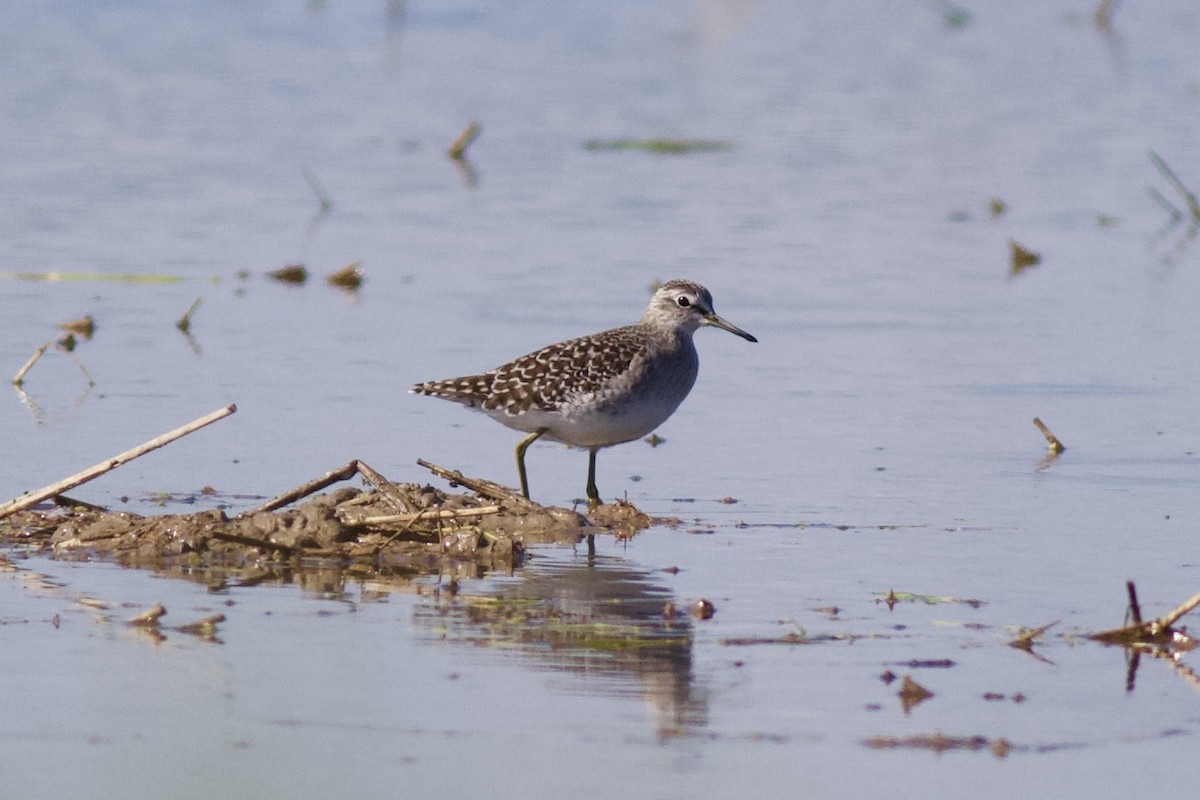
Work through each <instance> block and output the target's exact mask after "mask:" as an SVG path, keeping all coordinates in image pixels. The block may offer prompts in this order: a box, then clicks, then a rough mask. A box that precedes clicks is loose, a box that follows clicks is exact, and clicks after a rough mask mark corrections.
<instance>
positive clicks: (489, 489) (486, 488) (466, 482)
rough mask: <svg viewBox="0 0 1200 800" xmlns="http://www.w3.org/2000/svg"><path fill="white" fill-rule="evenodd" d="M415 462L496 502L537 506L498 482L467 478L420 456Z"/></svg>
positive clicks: (453, 483) (530, 506) (444, 478)
mask: <svg viewBox="0 0 1200 800" xmlns="http://www.w3.org/2000/svg"><path fill="white" fill-rule="evenodd" d="M417 464H418V465H419V466H422V467H424V468H425V469H427V470H429V471H430V472H432V473H433V474H434V475H437V476H438V477H439V478H442V479H443V480H446V481H449V482H450V484H451V485H456V486H465V487H467V488H468V489H470V490H471V491H473V492H475V493H476V494H478V495H479V496H480V497H486V498H488V499H489V500H493V501H495V502H498V503H510V504H513V505H516V506H518V507H520V508H535V507H536V506H537V503H534V502H533V501H532V500H528V499H526V498H525V497H522V496H521V495H520V494H518V493H517V492H514V491H513V490H512V489H509V488H507V487H504V486H501V485H500V484H498V483H492V482H491V481H485V480H482V479H480V478H468V477H467V476H466V475H463V474H462V473H461V472H459V471H458V470H451V469H446V468H445V467H439V466H438V465H437V464H431V463H429V462H428V461H426V460H424V459H422V458H418V459H417Z"/></svg>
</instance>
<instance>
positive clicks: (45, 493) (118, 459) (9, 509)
mask: <svg viewBox="0 0 1200 800" xmlns="http://www.w3.org/2000/svg"><path fill="white" fill-rule="evenodd" d="M235 411H237V406H236V405H233V404H232V403H231V404H230V405H227V406H225V407H224V408H220V409H217V410H216V411H214V412H212V413H211V414H206V415H204V416H203V417H200V418H199V419H197V420H195V421H193V422H189V423H188V424H187V425H183V426H181V427H179V428H176V429H175V430H173V431H169V432H167V433H164V434H163V435H162V436H158V437H156V438H154V439H151V440H150V441H148V442H146V443H144V444H140V445H138V446H137V447H135V448H133V449H131V450H126V451H125V452H124V453H121V454H119V455H116V456H113V457H112V458H110V459H108V460H106V461H102V462H100V463H99V464H95V465H94V466H91V467H88V468H87V469H85V470H83V471H82V472H78V473H76V474H74V475H72V476H71V477H69V478H64V479H63V480H61V481H58V482H57V483H52V484H50V485H49V486H46V487H43V488H41V489H38V490H37V491H36V492H32V493H30V494H25V495H22V496H21V497H18V498H15V499H13V500H9V501H8V502H7V503H3V504H0V519H3V518H4V517H7V516H8V515H10V514H15V513H16V512H18V511H23V510H24V509H26V508H30V507H31V506H35V505H37V504H38V503H40V502H42V501H43V500H46V499H48V498H51V497H53V496H54V495H56V494H61V493H62V492H65V491H67V490H69V489H74V488H75V487H76V486H79V485H81V484H84V483H87V482H88V481H90V480H93V479H95V478H98V477H100V476H101V475H104V474H105V473H107V472H111V471H112V470H114V469H116V468H117V467H119V466H121V465H122V464H125V463H127V462H129V461H133V460H134V459H135V458H138V457H139V456H144V455H145V454H146V453H149V452H151V451H152V450H157V449H158V448H160V447H163V446H164V445H168V444H170V443H171V442H173V441H175V440H176V439H179V438H182V437H184V436H187V435H188V434H189V433H193V432H195V431H198V430H200V429H201V428H203V427H205V426H207V425H211V424H212V423H214V422H216V421H217V420H220V419H224V418H225V417H228V416H229V415H230V414H232V413H234V412H235Z"/></svg>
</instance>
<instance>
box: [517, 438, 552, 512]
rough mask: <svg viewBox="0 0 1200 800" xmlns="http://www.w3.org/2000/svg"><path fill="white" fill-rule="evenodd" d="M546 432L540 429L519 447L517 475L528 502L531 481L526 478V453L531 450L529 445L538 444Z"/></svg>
mask: <svg viewBox="0 0 1200 800" xmlns="http://www.w3.org/2000/svg"><path fill="white" fill-rule="evenodd" d="M545 432H546V429H545V428H539V429H538V430H536V431H534V432H533V433H531V434H529V435H528V436H526V437H525V438H524V439H522V440H521V443H520V444H519V445H517V475H518V476H520V478H521V494H523V495H525V499H526V500H528V499H529V479H528V478H526V477H525V451H526V450H528V449H529V445H531V444H533V443H534V442H536V441H537V440H538V438H539V437H540V436H541V435H542V434H543V433H545Z"/></svg>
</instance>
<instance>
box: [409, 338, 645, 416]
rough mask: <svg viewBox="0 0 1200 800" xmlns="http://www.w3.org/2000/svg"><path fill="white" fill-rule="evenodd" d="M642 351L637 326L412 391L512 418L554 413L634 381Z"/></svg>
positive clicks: (535, 353)
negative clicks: (535, 411) (532, 412)
mask: <svg viewBox="0 0 1200 800" xmlns="http://www.w3.org/2000/svg"><path fill="white" fill-rule="evenodd" d="M643 352H644V341H643V339H642V338H640V337H639V336H638V333H637V330H636V328H635V326H628V327H625V328H615V329H613V330H611V331H605V332H604V333H597V334H594V335H592V336H584V337H582V338H580V339H571V340H569V341H566V342H559V343H557V344H552V345H549V346H547V347H543V348H542V349H541V350H536V351H534V352H532V353H529V354H528V355H525V356H522V357H520V358H518V359H516V360H515V361H510V362H509V363H507V364H505V365H503V366H501V367H497V368H496V369H494V370H491V371H490V372H485V373H484V374H482V375H470V376H466V377H463V378H450V379H448V380H442V381H429V382H427V383H421V384H417V385H416V386H415V387H413V391H414V392H416V393H417V394H425V395H430V396H433V397H441V398H444V399H447V400H455V401H457V402H460V403H463V404H464V405H467V406H477V407H479V408H481V409H484V410H487V411H503V412H504V413H506V414H510V415H514V416H515V415H518V414H521V413H524V412H526V411H528V410H530V409H539V410H542V411H550V410H554V409H556V408H558V407H559V406H560V405H562V404H563V403H564V402H568V401H569V400H570V399H571V398H574V397H579V396H581V395H597V396H599V397H601V398H602V397H603V396H604V395H606V394H609V393H611V392H612V391H613V388H614V382H617V381H620V382H623V383H629V382H630V381H632V380H635V379H636V373H637V372H638V370H637V369H636V367H637V364H635V361H638V360H639V359H640V357H641V355H642V353H643ZM631 366H632V367H635V368H634V369H633V370H631V369H630V368H631Z"/></svg>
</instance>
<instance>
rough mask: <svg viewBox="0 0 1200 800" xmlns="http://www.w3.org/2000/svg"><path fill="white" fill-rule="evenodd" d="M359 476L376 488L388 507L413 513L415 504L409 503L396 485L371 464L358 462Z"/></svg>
mask: <svg viewBox="0 0 1200 800" xmlns="http://www.w3.org/2000/svg"><path fill="white" fill-rule="evenodd" d="M358 474H359V475H362V476H363V479H364V480H365V481H367V483H370V484H371V485H372V486H374V487H375V491H377V492H378V493H379V496H380V497H382V498H383V499H384V500H385V501H386V502H387V504H388V505H390V506H391V507H392V508H395V509H399V510H400V511H401V512H403V513H405V514H408V513H412V511H413V504H412V503H410V502H408V498H407V497H405V495H404V493H403V492H401V491H400V490H399V489H398V488H397V487H396V484H394V483H392V482H391V481H390V480H388V479H387V478H385V477H384V476H383V475H382V474H381V473H380V472H378V471H377V470H375V469H374V468H373V467H372V466H371V465H370V464H367V463H365V462H363V461H359V462H358Z"/></svg>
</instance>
